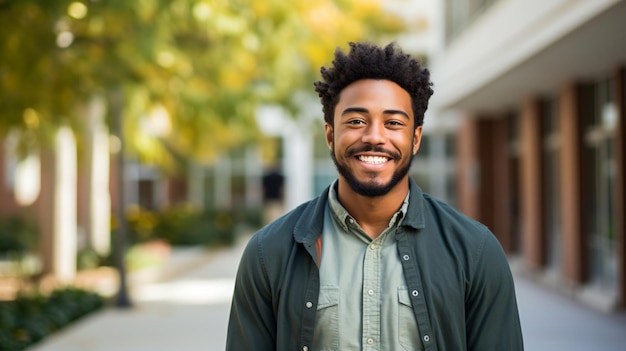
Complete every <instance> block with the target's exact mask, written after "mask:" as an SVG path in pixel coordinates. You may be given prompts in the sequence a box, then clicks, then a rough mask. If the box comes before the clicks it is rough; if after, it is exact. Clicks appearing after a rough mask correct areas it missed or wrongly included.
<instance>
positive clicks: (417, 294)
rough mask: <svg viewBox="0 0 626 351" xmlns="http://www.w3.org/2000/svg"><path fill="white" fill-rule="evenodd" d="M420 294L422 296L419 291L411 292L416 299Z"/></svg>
mask: <svg viewBox="0 0 626 351" xmlns="http://www.w3.org/2000/svg"><path fill="white" fill-rule="evenodd" d="M419 294H420V292H419V291H417V290H413V291H411V295H413V296H415V297H417V296H419Z"/></svg>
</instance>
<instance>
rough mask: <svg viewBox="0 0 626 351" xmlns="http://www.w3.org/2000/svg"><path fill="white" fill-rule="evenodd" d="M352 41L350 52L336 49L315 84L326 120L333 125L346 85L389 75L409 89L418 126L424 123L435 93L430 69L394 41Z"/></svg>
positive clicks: (416, 125) (388, 76)
mask: <svg viewBox="0 0 626 351" xmlns="http://www.w3.org/2000/svg"><path fill="white" fill-rule="evenodd" d="M349 45H350V52H349V53H348V54H347V55H346V54H345V53H344V52H343V51H341V49H339V48H337V50H335V59H334V60H333V65H332V67H328V68H327V67H322V68H321V69H320V72H321V74H322V80H321V81H317V82H315V83H314V84H313V85H314V86H315V91H316V92H317V93H318V95H319V97H320V100H321V102H322V111H323V112H324V120H325V121H326V123H328V124H330V125H331V126H333V114H334V110H335V107H336V106H337V103H338V102H339V96H340V94H341V91H342V90H343V89H344V88H345V87H347V86H348V85H350V84H351V83H353V82H355V81H357V80H361V79H385V80H389V81H392V82H394V83H396V84H398V85H399V86H400V87H401V88H403V89H404V90H406V91H407V92H408V93H409V95H410V96H411V105H412V108H413V115H414V116H415V128H417V127H418V126H421V125H422V124H423V123H424V113H425V112H426V109H427V108H428V100H429V99H430V96H431V95H432V94H433V89H432V88H431V87H432V82H431V81H430V72H429V71H428V69H426V68H424V67H423V66H422V64H421V62H420V61H419V60H417V59H415V58H412V57H411V56H410V55H408V54H405V53H403V52H402V50H401V49H400V48H398V47H397V45H396V44H395V43H393V42H392V43H390V44H388V45H387V46H386V47H384V48H382V47H379V46H376V45H375V44H371V43H354V42H350V43H349Z"/></svg>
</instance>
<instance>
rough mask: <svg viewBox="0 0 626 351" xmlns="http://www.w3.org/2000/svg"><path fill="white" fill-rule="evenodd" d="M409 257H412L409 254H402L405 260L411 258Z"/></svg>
mask: <svg viewBox="0 0 626 351" xmlns="http://www.w3.org/2000/svg"><path fill="white" fill-rule="evenodd" d="M409 258H410V257H409V255H404V256H402V259H404V260H405V261H408V260H409Z"/></svg>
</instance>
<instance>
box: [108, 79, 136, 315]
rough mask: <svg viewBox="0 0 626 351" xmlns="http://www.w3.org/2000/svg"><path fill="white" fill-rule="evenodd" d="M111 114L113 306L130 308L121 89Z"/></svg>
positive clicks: (115, 92)
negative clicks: (114, 203)
mask: <svg viewBox="0 0 626 351" xmlns="http://www.w3.org/2000/svg"><path fill="white" fill-rule="evenodd" d="M111 112H112V117H113V124H114V135H115V136H116V137H117V138H118V141H119V145H118V149H117V153H116V157H115V158H116V161H117V172H116V176H117V199H118V205H117V207H116V217H117V222H118V224H117V229H116V232H115V235H114V237H113V239H114V241H113V257H114V261H115V268H116V270H117V272H118V277H119V290H118V293H117V296H116V299H115V306H117V307H120V308H127V307H131V306H132V302H131V299H130V296H129V294H128V282H127V275H126V264H125V262H124V256H125V254H126V249H127V246H128V224H127V222H126V214H125V210H126V198H125V191H124V190H125V189H124V188H125V184H126V177H125V176H124V173H125V167H124V166H125V164H124V163H125V159H124V133H123V127H122V125H123V121H122V119H123V100H122V89H121V87H119V86H118V87H116V88H115V89H114V90H113V92H112V94H111Z"/></svg>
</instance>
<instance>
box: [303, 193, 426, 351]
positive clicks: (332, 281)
mask: <svg viewBox="0 0 626 351" xmlns="http://www.w3.org/2000/svg"><path fill="white" fill-rule="evenodd" d="M328 196H329V202H328V203H329V206H328V207H327V208H326V211H325V216H324V229H323V232H322V243H323V245H322V257H321V266H320V295H319V301H318V307H317V308H318V311H317V314H316V322H315V336H314V343H313V345H315V347H314V350H315V351H318V350H319V351H328V350H341V351H350V350H379V351H396V350H422V343H421V342H420V340H419V332H418V326H417V322H416V320H415V316H414V314H413V311H412V309H411V302H410V298H409V293H408V289H407V287H406V283H405V279H404V275H403V272H402V265H401V262H400V258H399V256H398V252H397V248H396V238H395V231H396V229H397V228H398V225H399V224H400V223H401V222H402V219H403V218H404V216H405V214H406V211H407V208H408V198H409V197H408V194H407V197H406V198H405V200H404V203H403V205H402V207H401V208H400V210H399V211H398V212H396V213H395V214H394V215H393V217H392V218H391V220H390V222H389V226H388V227H387V229H385V230H384V231H383V232H382V233H381V234H380V236H378V237H377V238H376V239H375V240H372V239H371V238H370V237H369V236H368V235H367V234H366V233H365V232H364V231H363V229H362V228H361V227H360V226H359V224H358V223H357V222H356V220H355V219H354V218H353V217H352V216H350V214H349V213H348V212H347V211H346V210H345V208H344V207H343V206H342V205H341V204H340V203H339V201H338V199H337V192H336V182H335V184H333V186H331V188H330V192H329V195H328Z"/></svg>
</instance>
